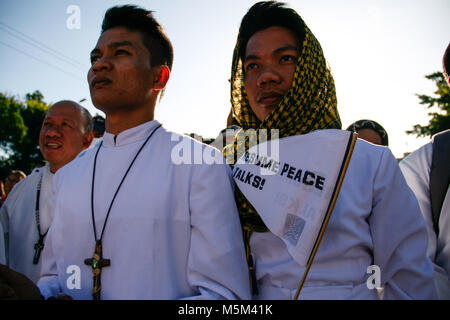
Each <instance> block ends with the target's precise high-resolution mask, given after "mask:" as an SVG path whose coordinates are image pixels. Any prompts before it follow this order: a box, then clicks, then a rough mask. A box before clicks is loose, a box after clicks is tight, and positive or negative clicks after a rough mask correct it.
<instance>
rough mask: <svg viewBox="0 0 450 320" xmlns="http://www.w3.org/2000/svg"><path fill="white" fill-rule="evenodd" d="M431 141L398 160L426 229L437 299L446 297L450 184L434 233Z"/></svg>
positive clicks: (448, 289)
mask: <svg viewBox="0 0 450 320" xmlns="http://www.w3.org/2000/svg"><path fill="white" fill-rule="evenodd" d="M432 158H433V143H432V142H429V143H427V144H426V145H424V146H422V147H420V148H419V149H417V150H416V151H414V152H413V153H411V154H410V155H408V156H407V157H406V158H405V159H403V160H402V161H401V162H400V169H401V170H402V172H403V174H404V176H405V179H406V182H407V183H408V185H409V186H410V188H411V189H412V190H413V191H414V193H415V195H416V197H417V200H418V201H419V205H420V209H421V211H422V214H423V217H424V219H425V223H426V225H427V231H428V250H427V254H428V256H429V257H430V259H431V261H433V263H434V280H435V284H436V289H437V292H438V296H439V299H447V300H448V299H450V188H448V189H447V194H446V197H445V199H444V202H443V204H442V208H441V213H440V215H439V235H438V236H437V235H436V232H435V230H434V224H433V217H432V216H433V215H432V213H431V202H430V171H431V162H432Z"/></svg>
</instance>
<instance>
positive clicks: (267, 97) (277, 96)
mask: <svg viewBox="0 0 450 320" xmlns="http://www.w3.org/2000/svg"><path fill="white" fill-rule="evenodd" d="M281 99H283V94H281V93H278V92H267V93H262V94H261V95H260V97H259V99H258V102H259V103H262V104H268V105H273V104H278V103H279V102H280V101H281Z"/></svg>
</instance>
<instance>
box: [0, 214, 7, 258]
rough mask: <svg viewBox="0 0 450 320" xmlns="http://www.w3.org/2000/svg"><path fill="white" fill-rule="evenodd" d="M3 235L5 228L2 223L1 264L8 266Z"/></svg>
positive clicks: (0, 237)
mask: <svg viewBox="0 0 450 320" xmlns="http://www.w3.org/2000/svg"><path fill="white" fill-rule="evenodd" d="M0 214H1V213H0ZM3 235H4V233H3V228H2V224H1V223H0V264H6V255H5V241H4V236H3Z"/></svg>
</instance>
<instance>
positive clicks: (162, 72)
mask: <svg viewBox="0 0 450 320" xmlns="http://www.w3.org/2000/svg"><path fill="white" fill-rule="evenodd" d="M154 72H155V80H154V83H153V89H155V90H164V88H165V87H166V84H167V81H169V78H170V70H169V68H168V67H167V66H157V67H154Z"/></svg>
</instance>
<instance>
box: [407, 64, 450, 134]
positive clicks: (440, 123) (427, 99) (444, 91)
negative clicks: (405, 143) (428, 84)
mask: <svg viewBox="0 0 450 320" xmlns="http://www.w3.org/2000/svg"><path fill="white" fill-rule="evenodd" d="M425 78H427V79H429V80H432V81H434V82H435V83H436V87H437V90H436V91H435V92H434V94H435V96H428V95H424V94H417V96H418V97H419V99H420V104H423V105H426V106H427V109H431V108H433V107H437V109H438V112H436V111H432V112H429V113H428V115H429V116H430V117H431V119H430V121H429V123H428V125H426V126H421V125H419V124H416V125H415V126H414V127H413V129H412V130H409V131H406V133H407V134H415V135H416V136H417V137H426V136H430V137H431V136H432V135H434V134H436V133H438V132H441V131H443V130H446V129H450V87H449V86H448V84H447V82H446V81H445V78H444V75H443V74H442V72H435V73H432V74H429V75H427V76H425ZM435 109H436V108H435Z"/></svg>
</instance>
